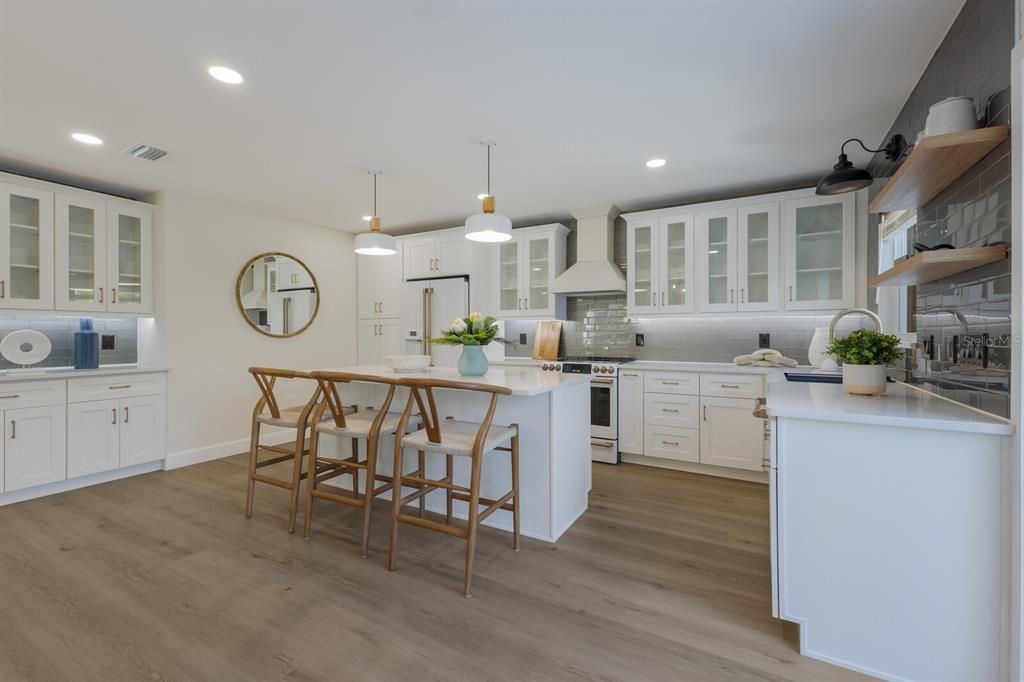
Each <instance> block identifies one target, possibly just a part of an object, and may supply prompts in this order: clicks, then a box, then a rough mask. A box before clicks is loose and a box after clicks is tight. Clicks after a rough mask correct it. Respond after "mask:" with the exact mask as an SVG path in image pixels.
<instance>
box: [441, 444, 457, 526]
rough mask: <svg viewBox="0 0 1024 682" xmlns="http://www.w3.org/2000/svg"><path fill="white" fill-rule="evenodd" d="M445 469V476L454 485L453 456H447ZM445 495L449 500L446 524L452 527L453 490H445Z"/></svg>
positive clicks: (447, 502)
mask: <svg viewBox="0 0 1024 682" xmlns="http://www.w3.org/2000/svg"><path fill="white" fill-rule="evenodd" d="M444 469H445V476H446V477H447V478H448V482H449V483H454V482H455V480H454V479H455V473H454V472H455V465H454V462H453V458H452V455H445V466H444ZM444 494H445V497H446V498H447V499H446V500H445V505H446V506H445V515H444V522H445V523H447V524H448V525H449V526H450V525H452V490H451V488H448V489H447V490H445V491H444Z"/></svg>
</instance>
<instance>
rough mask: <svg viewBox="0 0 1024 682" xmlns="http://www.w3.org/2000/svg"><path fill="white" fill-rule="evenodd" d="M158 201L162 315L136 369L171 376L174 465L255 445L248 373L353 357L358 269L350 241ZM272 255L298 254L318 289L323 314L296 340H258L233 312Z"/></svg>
mask: <svg viewBox="0 0 1024 682" xmlns="http://www.w3.org/2000/svg"><path fill="white" fill-rule="evenodd" d="M156 204H157V210H156V235H157V236H156V242H155V245H156V248H155V250H154V251H155V258H156V264H155V268H154V270H155V275H156V282H157V286H156V288H155V291H156V294H157V296H156V318H155V320H154V321H143V322H141V323H140V330H139V344H140V349H139V352H140V362H142V363H146V364H154V363H155V364H161V365H166V366H167V367H169V368H170V370H171V371H170V373H169V374H168V382H167V420H168V421H167V452H168V458H167V466H168V468H172V467H175V466H182V465H185V464H190V463H194V462H198V461H204V460H206V459H212V458H215V457H222V456H225V455H229V454H233V453H236V452H241V451H243V450H245V449H247V448H248V437H249V428H250V420H251V412H252V408H253V406H254V405H255V403H256V400H257V399H258V397H259V391H258V389H257V387H256V383H255V382H254V381H253V379H252V377H251V375H249V373H248V372H247V371H246V370H247V368H249V367H251V366H254V365H258V366H264V367H288V368H296V369H312V368H318V367H337V366H341V365H345V364H354V363H355V362H356V269H355V267H356V266H355V254H354V253H353V251H352V248H353V236H352V235H350V234H346V233H343V232H339V231H337V230H333V229H330V228H325V227H320V226H315V225H308V224H305V223H299V222H296V221H293V220H287V219H283V218H277V217H274V216H270V215H266V214H262V213H256V212H253V211H251V210H248V209H245V208H240V207H237V206H231V205H227V204H222V203H219V202H216V201H212V200H208V199H204V198H200V197H196V196H192V195H188V194H182V193H173V192H166V193H161V194H159V195H157V197H156ZM265 251H283V252H286V253H289V254H292V255H294V256H296V257H297V258H299V259H300V260H302V261H304V262H305V263H306V264H307V265H308V266H309V268H310V269H311V270H312V271H313V274H314V275H315V276H316V278H317V280H318V282H319V286H320V295H321V299H320V313H319V315H318V316H317V318H316V321H315V322H314V323H313V324H312V326H310V328H309V329H307V330H306V331H305V332H303V333H302V334H300V335H299V336H296V337H293V338H288V339H275V338H270V337H267V336H264V335H262V334H259V333H257V332H256V331H255V330H253V329H252V328H251V327H250V326H249V325H248V324H247V323H246V322H245V320H243V319H242V316H241V314H240V313H239V311H238V308H237V307H236V305H235V281H236V278H237V277H238V272H239V270H240V269H241V268H242V266H243V265H245V263H246V261H247V260H249V258H251V257H253V256H255V255H257V254H259V253H262V252H265ZM289 383H290V384H296V383H297V382H289ZM302 384H303V385H302V386H293V389H294V390H292V391H289V393H290V394H291V395H290V396H288V397H289V404H299V403H301V402H304V401H305V399H307V398H308V393H309V392H310V391H311V390H312V386H311V385H306V384H305V382H302Z"/></svg>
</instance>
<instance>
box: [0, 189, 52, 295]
mask: <svg viewBox="0 0 1024 682" xmlns="http://www.w3.org/2000/svg"><path fill="white" fill-rule="evenodd" d="M0 201H2V202H3V208H2V210H3V220H2V222H0V308H16V309H26V310H51V309H53V193H52V192H47V191H44V190H37V189H34V188H29V187H20V186H17V185H10V184H6V183H3V184H0Z"/></svg>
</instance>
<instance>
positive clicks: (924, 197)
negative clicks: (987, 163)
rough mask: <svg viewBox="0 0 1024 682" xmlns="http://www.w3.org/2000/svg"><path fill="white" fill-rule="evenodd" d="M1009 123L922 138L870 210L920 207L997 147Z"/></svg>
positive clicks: (1006, 132)
mask: <svg viewBox="0 0 1024 682" xmlns="http://www.w3.org/2000/svg"><path fill="white" fill-rule="evenodd" d="M1009 134H1010V128H1009V126H989V127H988V128H976V129H974V130H965V131H963V132H959V133H949V134H947V135H932V136H931V137H925V138H922V139H921V141H920V142H919V143H918V144H917V146H916V147H914V151H913V152H911V154H910V156H908V157H907V160H906V161H904V162H903V165H902V166H900V167H899V170H897V171H896V174H895V175H893V176H892V177H891V178H890V179H889V182H888V183H886V185H885V187H883V188H882V191H880V192H879V193H878V195H877V196H876V197H875V198H874V199H873V200H872V201H871V205H870V206H868V210H869V211H870V212H871V213H883V212H885V211H898V210H902V209H914V208H921V207H922V206H924V205H925V204H927V203H928V202H929V201H931V200H932V199H934V198H935V197H936V196H938V194H939V192H941V191H942V190H944V189H946V188H947V187H949V186H950V185H951V184H953V182H954V181H955V180H957V178H959V177H960V176H961V175H963V174H964V173H966V172H967V171H968V170H969V169H970V168H971V166H973V165H974V164H976V163H978V162H979V161H981V160H982V159H983V158H984V157H985V155H986V154H988V153H989V152H990V151H992V150H993V149H995V148H996V147H998V146H999V144H1000V143H1001V142H1002V141H1003V140H1005V139H1006V138H1007V137H1008V136H1009Z"/></svg>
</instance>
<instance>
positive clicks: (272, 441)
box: [164, 429, 295, 471]
mask: <svg viewBox="0 0 1024 682" xmlns="http://www.w3.org/2000/svg"><path fill="white" fill-rule="evenodd" d="M293 440H295V431H294V430H292V429H281V430H279V431H270V430H267V431H266V432H264V433H262V434H260V443H262V444H263V445H280V444H281V443H287V442H289V441H293ZM248 450H249V439H248V438H240V439H239V440H232V441H228V442H227V443H216V444H214V445H206V446H204V447H201V448H193V449H191V450H180V451H178V452H172V453H170V454H168V455H167V458H166V459H165V460H164V470H166V471H170V470H171V469H180V468H181V467H187V466H192V465H193V464H202V463H203V462H210V461H213V460H215V459H222V458H224V457H230V456H231V455H237V454H238V453H240V452H246V451H248Z"/></svg>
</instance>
